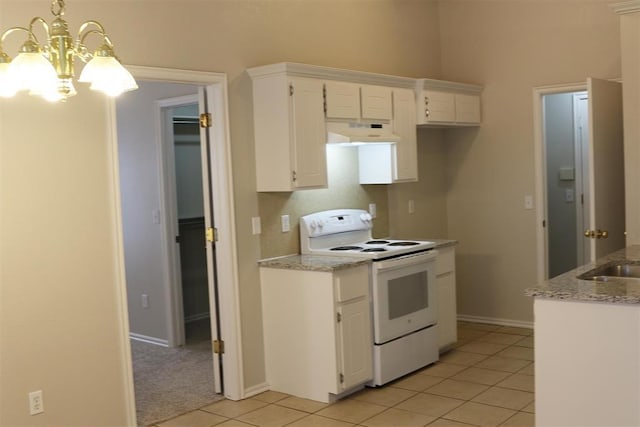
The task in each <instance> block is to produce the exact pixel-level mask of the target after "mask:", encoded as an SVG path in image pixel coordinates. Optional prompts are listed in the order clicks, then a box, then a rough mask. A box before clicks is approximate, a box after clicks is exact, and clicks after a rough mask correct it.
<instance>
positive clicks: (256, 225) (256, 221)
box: [251, 216, 262, 235]
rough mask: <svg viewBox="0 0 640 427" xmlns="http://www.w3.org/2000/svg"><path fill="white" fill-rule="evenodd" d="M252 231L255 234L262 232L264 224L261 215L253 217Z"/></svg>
mask: <svg viewBox="0 0 640 427" xmlns="http://www.w3.org/2000/svg"><path fill="white" fill-rule="evenodd" d="M251 232H252V233H253V234H254V235H255V234H260V233H262V224H261V223H260V217H259V216H254V217H253V218H251Z"/></svg>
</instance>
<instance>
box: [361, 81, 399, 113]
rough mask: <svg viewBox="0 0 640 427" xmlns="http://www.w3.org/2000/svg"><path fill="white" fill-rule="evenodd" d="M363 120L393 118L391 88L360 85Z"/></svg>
mask: <svg viewBox="0 0 640 427" xmlns="http://www.w3.org/2000/svg"><path fill="white" fill-rule="evenodd" d="M360 94H361V97H362V98H361V101H362V119H363V120H391V116H392V113H391V88H390V87H384V86H371V85H364V86H361V87H360Z"/></svg>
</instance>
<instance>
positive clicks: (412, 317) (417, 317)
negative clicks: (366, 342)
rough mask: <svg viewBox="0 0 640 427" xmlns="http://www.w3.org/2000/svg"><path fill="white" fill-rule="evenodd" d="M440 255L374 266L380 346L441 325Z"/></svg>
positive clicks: (404, 258) (413, 256)
mask: <svg viewBox="0 0 640 427" xmlns="http://www.w3.org/2000/svg"><path fill="white" fill-rule="evenodd" d="M436 255H437V251H435V250H431V251H428V252H420V253H417V254H409V255H406V256H402V257H398V258H392V259H387V260H380V261H375V262H373V263H372V275H371V276H372V279H371V283H372V294H373V316H374V320H373V324H374V341H375V343H376V344H384V343H385V342H388V341H391V340H393V339H395V338H398V337H401V336H403V335H406V334H409V333H411V332H414V331H417V330H419V329H423V328H425V327H427V326H430V325H434V324H435V323H436V322H437V312H436V267H435V260H436Z"/></svg>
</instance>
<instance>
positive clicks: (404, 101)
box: [393, 88, 418, 182]
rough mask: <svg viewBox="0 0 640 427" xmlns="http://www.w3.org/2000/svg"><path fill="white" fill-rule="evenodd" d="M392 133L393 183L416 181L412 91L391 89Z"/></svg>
mask: <svg viewBox="0 0 640 427" xmlns="http://www.w3.org/2000/svg"><path fill="white" fill-rule="evenodd" d="M393 133H395V134H396V135H398V136H399V137H400V141H399V142H397V143H396V175H395V177H394V179H395V182H409V181H417V180H418V153H417V151H418V147H417V141H418V139H417V134H416V98H415V93H414V92H413V90H410V89H401V88H398V89H393Z"/></svg>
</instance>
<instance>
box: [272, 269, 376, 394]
mask: <svg viewBox="0 0 640 427" xmlns="http://www.w3.org/2000/svg"><path fill="white" fill-rule="evenodd" d="M260 279H261V285H262V316H263V325H264V346H265V364H266V374H267V382H268V383H269V385H270V387H271V390H274V391H279V392H282V393H287V394H291V395H293V396H298V397H301V398H305V399H312V400H318V401H321V402H331V401H334V400H336V398H337V397H339V396H340V395H341V394H344V393H347V392H349V391H350V390H352V389H354V388H356V387H358V386H362V385H363V384H364V383H366V382H368V381H370V380H371V379H372V378H373V368H372V346H373V341H372V330H371V328H372V326H371V313H370V311H371V309H370V303H369V267H368V265H360V266H356V267H351V268H346V269H342V270H336V271H333V272H324V271H305V270H290V269H278V268H265V267H261V268H260Z"/></svg>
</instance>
